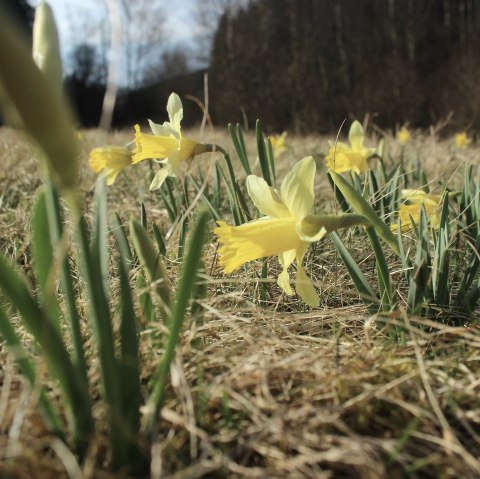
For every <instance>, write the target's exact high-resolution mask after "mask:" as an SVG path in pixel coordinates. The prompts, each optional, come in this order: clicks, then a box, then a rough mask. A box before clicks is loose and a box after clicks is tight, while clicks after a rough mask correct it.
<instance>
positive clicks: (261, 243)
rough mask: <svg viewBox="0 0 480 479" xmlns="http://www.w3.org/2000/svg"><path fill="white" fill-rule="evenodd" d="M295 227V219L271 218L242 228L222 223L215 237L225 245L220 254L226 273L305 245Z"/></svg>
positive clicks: (215, 230)
mask: <svg viewBox="0 0 480 479" xmlns="http://www.w3.org/2000/svg"><path fill="white" fill-rule="evenodd" d="M295 223H296V221H295V219H294V218H268V217H267V218H262V219H260V220H257V221H250V222H248V223H245V224H243V225H241V226H230V225H228V224H226V223H225V222H223V221H219V222H218V228H215V229H214V233H215V234H216V235H217V236H218V241H219V242H220V243H221V244H222V246H221V247H220V249H219V250H218V252H219V254H220V265H221V266H222V267H223V269H224V270H225V273H231V272H232V271H234V270H236V269H237V268H239V267H240V266H242V264H245V263H247V262H249V261H252V260H254V259H259V258H263V257H265V256H274V255H278V254H279V253H284V252H285V251H289V250H292V249H295V250H297V249H298V248H299V247H300V245H301V244H302V241H301V240H300V238H299V237H298V234H297V232H296V229H295Z"/></svg>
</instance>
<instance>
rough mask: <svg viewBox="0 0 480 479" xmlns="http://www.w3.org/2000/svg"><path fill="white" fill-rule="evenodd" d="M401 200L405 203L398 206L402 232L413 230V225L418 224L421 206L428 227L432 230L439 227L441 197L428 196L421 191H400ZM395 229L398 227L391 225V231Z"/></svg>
mask: <svg viewBox="0 0 480 479" xmlns="http://www.w3.org/2000/svg"><path fill="white" fill-rule="evenodd" d="M402 198H403V199H404V201H405V203H403V204H401V205H400V209H399V212H398V215H399V218H400V222H401V225H402V231H403V232H405V231H409V230H411V229H413V223H415V224H418V223H419V222H420V211H421V207H422V205H423V207H424V209H425V214H426V216H427V219H428V221H429V223H430V226H431V227H432V228H434V229H436V228H438V227H439V225H440V206H441V205H440V202H441V199H442V196H441V195H433V194H429V193H426V192H425V191H423V190H402ZM397 229H398V225H396V224H395V225H392V230H393V231H397Z"/></svg>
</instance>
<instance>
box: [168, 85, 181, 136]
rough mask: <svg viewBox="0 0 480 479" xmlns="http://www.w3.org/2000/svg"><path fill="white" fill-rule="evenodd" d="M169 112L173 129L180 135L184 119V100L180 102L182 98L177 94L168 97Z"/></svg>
mask: <svg viewBox="0 0 480 479" xmlns="http://www.w3.org/2000/svg"><path fill="white" fill-rule="evenodd" d="M167 112H168V118H169V119H170V125H171V127H172V128H173V129H174V130H175V131H177V132H178V134H180V123H181V122H182V119H183V105H182V100H180V97H179V96H178V95H177V94H176V93H172V94H171V95H170V96H169V97H168V102H167Z"/></svg>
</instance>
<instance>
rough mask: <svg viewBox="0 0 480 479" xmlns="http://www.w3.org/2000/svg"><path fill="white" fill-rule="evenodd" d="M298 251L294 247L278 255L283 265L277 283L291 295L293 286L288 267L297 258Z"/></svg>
mask: <svg viewBox="0 0 480 479" xmlns="http://www.w3.org/2000/svg"><path fill="white" fill-rule="evenodd" d="M295 256H296V251H295V250H294V249H292V250H290V251H285V252H284V253H280V254H279V255H278V261H279V263H280V264H281V265H282V272H281V273H280V274H279V275H278V278H277V284H278V286H280V288H282V289H283V291H284V292H285V293H286V294H288V295H289V296H291V295H292V294H293V290H292V287H291V286H290V275H289V274H288V267H289V266H290V265H291V264H292V263H293V261H294V260H295Z"/></svg>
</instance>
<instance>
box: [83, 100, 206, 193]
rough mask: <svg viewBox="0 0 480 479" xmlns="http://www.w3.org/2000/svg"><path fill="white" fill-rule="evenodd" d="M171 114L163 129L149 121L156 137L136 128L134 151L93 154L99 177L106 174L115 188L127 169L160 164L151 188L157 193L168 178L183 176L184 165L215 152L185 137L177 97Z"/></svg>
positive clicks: (97, 150) (109, 148)
mask: <svg viewBox="0 0 480 479" xmlns="http://www.w3.org/2000/svg"><path fill="white" fill-rule="evenodd" d="M167 113H168V118H169V121H166V122H164V123H163V124H162V125H159V124H157V123H154V122H153V121H151V120H148V121H149V124H150V128H151V130H152V133H153V135H152V134H149V133H143V132H142V131H141V130H140V126H139V125H135V127H134V129H135V148H134V150H133V151H130V150H129V149H127V148H125V147H119V146H105V147H101V148H95V149H94V150H92V152H91V153H90V159H89V163H90V167H91V168H92V169H93V171H95V173H100V172H103V173H104V174H105V175H106V177H107V184H109V185H111V184H113V182H114V181H115V178H116V177H117V175H118V174H119V173H120V171H122V170H123V169H124V168H126V167H128V166H131V165H135V164H137V163H139V162H141V161H143V160H147V159H152V160H157V161H158V162H159V163H160V164H161V165H162V168H160V169H159V171H158V172H157V173H156V175H155V177H154V179H153V181H152V183H151V185H150V190H152V191H153V190H157V189H158V188H160V187H161V186H162V184H163V182H164V181H165V179H166V178H167V177H169V176H177V175H179V174H180V167H181V164H182V163H183V162H185V161H186V160H189V159H190V158H193V157H194V156H196V155H199V154H201V153H205V152H207V151H211V145H206V144H204V143H200V142H197V141H195V140H191V139H189V138H185V137H184V136H183V135H182V131H181V122H182V119H183V105H182V101H181V100H180V97H179V96H178V95H177V94H176V93H172V94H171V95H170V97H169V98H168V103H167Z"/></svg>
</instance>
